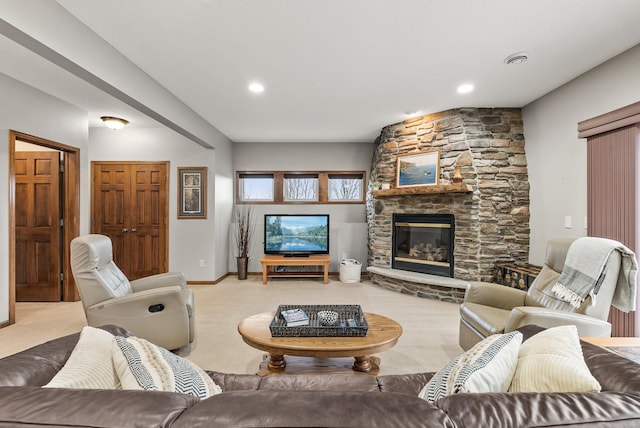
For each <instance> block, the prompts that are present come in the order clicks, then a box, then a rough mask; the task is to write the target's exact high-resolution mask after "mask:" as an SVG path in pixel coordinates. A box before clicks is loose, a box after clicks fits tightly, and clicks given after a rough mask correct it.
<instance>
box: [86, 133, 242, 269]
mask: <svg viewBox="0 0 640 428" xmlns="http://www.w3.org/2000/svg"><path fill="white" fill-rule="evenodd" d="M219 146H220V147H221V148H220V149H219V150H218V149H215V150H214V149H205V148H203V147H202V146H200V145H198V144H195V143H193V142H192V141H190V140H188V139H186V138H185V137H183V136H181V135H179V134H177V133H175V132H173V131H171V130H170V129H168V128H164V127H157V128H134V127H131V128H129V127H125V128H124V129H121V130H119V131H112V130H110V129H107V128H91V129H90V132H89V158H90V161H99V160H100V161H169V162H170V174H169V270H170V271H182V272H184V274H185V276H186V277H187V280H188V281H213V280H215V279H217V278H220V277H221V276H223V275H224V274H226V273H227V265H228V262H227V247H226V245H227V243H226V230H227V227H226V225H228V216H229V215H230V214H229V213H230V211H231V207H230V206H229V204H228V202H225V201H226V200H228V199H230V198H231V195H232V190H233V189H232V187H231V180H229V179H226V178H225V176H227V175H229V174H230V173H229V172H228V171H225V170H226V169H229V167H227V168H225V167H224V165H225V164H226V165H230V164H231V154H230V149H229V148H228V144H219ZM185 166H206V167H207V218H206V219H189V220H185V219H178V215H177V209H178V201H177V199H178V197H177V186H178V176H177V169H178V167H185ZM89 175H90V172H88V175H87V176H86V179H87V180H89V179H90V177H89ZM218 200H220V201H221V203H220V205H219V204H218ZM225 216H226V217H225ZM220 224H224V225H225V227H224V234H223V235H222V239H218V236H219V232H218V233H216V230H218V229H219V228H220ZM200 260H204V267H200V266H199V261H200Z"/></svg>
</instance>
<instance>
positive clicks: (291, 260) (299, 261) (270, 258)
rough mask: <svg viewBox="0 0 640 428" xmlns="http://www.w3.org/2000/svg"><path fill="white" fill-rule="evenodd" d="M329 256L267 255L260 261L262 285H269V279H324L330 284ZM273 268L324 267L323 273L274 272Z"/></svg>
mask: <svg viewBox="0 0 640 428" xmlns="http://www.w3.org/2000/svg"><path fill="white" fill-rule="evenodd" d="M329 262H331V257H329V254H312V255H310V256H308V257H285V256H279V255H266V256H264V257H263V258H261V259H260V263H262V283H263V284H266V283H267V278H268V277H276V276H281V277H323V278H324V283H325V284H328V283H329ZM273 266H322V272H273V270H270V269H269V268H270V267H273Z"/></svg>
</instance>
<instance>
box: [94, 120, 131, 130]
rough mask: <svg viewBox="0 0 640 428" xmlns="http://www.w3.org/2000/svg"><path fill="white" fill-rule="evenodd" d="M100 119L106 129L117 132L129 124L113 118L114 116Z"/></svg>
mask: <svg viewBox="0 0 640 428" xmlns="http://www.w3.org/2000/svg"><path fill="white" fill-rule="evenodd" d="M100 119H101V120H102V121H103V122H104V124H105V126H106V127H107V128H111V129H113V130H114V131H117V130H118V129H122V128H124V127H125V125H128V124H129V121H128V120H125V119H121V118H119V117H114V116H102V117H101V118H100Z"/></svg>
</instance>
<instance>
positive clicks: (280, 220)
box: [264, 214, 329, 255]
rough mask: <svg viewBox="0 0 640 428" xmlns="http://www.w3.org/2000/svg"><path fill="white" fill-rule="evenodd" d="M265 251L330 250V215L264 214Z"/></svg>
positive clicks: (299, 252) (294, 253)
mask: <svg viewBox="0 0 640 428" xmlns="http://www.w3.org/2000/svg"><path fill="white" fill-rule="evenodd" d="M264 253H265V254H284V255H309V254H329V215H328V214H265V216H264Z"/></svg>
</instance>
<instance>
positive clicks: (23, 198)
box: [14, 151, 62, 302]
mask: <svg viewBox="0 0 640 428" xmlns="http://www.w3.org/2000/svg"><path fill="white" fill-rule="evenodd" d="M14 162H15V163H14V165H15V180H16V185H15V231H16V244H15V245H16V247H15V272H16V273H15V275H16V276H15V278H16V279H15V281H16V300H18V301H31V302H34V301H38V302H58V301H60V299H61V295H62V292H61V277H60V273H61V268H60V265H61V256H60V255H61V251H60V246H61V243H60V227H61V223H60V222H61V217H60V187H59V183H60V154H59V153H58V152H57V151H42V152H16V154H15V161H14Z"/></svg>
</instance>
